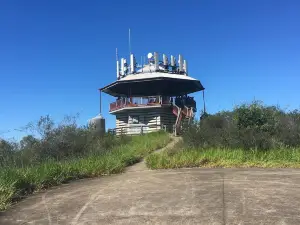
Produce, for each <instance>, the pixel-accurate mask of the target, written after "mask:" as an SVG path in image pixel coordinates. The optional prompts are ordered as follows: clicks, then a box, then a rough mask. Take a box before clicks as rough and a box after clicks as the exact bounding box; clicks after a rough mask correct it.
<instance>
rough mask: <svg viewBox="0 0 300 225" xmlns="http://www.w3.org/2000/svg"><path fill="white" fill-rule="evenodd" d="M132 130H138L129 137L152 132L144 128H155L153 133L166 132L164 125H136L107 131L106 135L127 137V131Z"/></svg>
mask: <svg viewBox="0 0 300 225" xmlns="http://www.w3.org/2000/svg"><path fill="white" fill-rule="evenodd" d="M131 128H132V129H134V128H139V129H140V130H139V132H133V133H132V134H131V135H141V134H145V133H150V132H152V131H153V130H151V131H149V130H148V129H146V128H156V129H155V131H158V130H164V131H166V130H167V126H166V125H136V126H126V127H119V128H113V129H108V133H111V134H113V135H128V133H129V132H128V129H131Z"/></svg>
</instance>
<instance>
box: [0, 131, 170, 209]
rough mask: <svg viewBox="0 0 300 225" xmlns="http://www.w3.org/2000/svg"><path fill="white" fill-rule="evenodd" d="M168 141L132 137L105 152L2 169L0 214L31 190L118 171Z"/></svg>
mask: <svg viewBox="0 0 300 225" xmlns="http://www.w3.org/2000/svg"><path fill="white" fill-rule="evenodd" d="M169 141H170V138H169V135H168V134H167V133H164V132H157V133H151V134H147V135H144V136H137V137H133V138H132V140H131V141H130V142H129V143H128V144H125V145H122V146H117V147H115V148H114V149H112V150H111V151H109V152H105V153H103V154H97V155H96V154H94V155H90V156H87V157H82V158H77V159H75V158H73V159H69V160H65V161H45V162H42V163H41V164H40V165H38V166H33V167H26V168H13V167H11V168H6V169H2V170H1V171H0V211H1V210H5V209H6V208H7V207H8V206H9V205H10V204H11V203H12V202H14V201H17V200H19V199H20V198H22V197H23V196H26V195H28V194H30V193H32V192H34V191H37V190H40V189H44V188H48V187H51V186H55V185H59V184H62V183H66V182H68V181H70V180H75V179H81V178H88V177H96V176H101V175H108V174H115V173H120V172H122V171H123V170H124V169H125V167H127V166H129V165H132V164H134V163H136V162H138V161H140V160H141V158H143V157H145V156H146V155H148V154H149V153H151V152H152V151H153V150H156V149H159V148H161V147H163V146H165V145H166V144H167V143H168V142H169Z"/></svg>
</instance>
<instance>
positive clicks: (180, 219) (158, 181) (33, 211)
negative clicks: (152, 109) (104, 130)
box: [0, 164, 300, 225]
mask: <svg viewBox="0 0 300 225" xmlns="http://www.w3.org/2000/svg"><path fill="white" fill-rule="evenodd" d="M141 165H142V164H137V166H141ZM0 224H1V225H12V224H36V225H37V224H39V225H55V224H71V225H83V224H86V225H87V224H89V225H96V224H136V225H144V224H151V225H152V224H197V225H209V224H215V225H219V224H220V225H224V224H230V225H234V224H236V225H238V224H239V225H242V224H243V225H248V224H263V225H266V224H272V225H283V224H295V225H296V224H297V225H298V224H300V170H293V169H282V170H272V169H268V170H266V169H199V168H198V169H197V168H196V169H178V170H157V171H151V170H147V169H141V167H140V169H138V170H135V167H132V168H129V169H128V170H127V171H126V172H125V173H124V174H118V175H112V176H107V177H100V178H97V179H85V180H81V181H76V182H72V183H70V184H66V185H62V186H59V187H56V188H53V189H50V190H48V191H46V192H44V193H38V194H35V195H32V196H30V197H28V198H27V199H25V200H24V201H22V202H20V203H18V204H17V205H15V206H14V207H12V208H11V209H10V210H8V211H7V212H5V213H3V214H1V216H0Z"/></svg>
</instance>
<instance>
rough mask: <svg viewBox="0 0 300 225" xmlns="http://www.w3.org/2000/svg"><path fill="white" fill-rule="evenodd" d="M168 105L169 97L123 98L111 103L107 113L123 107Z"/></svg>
mask: <svg viewBox="0 0 300 225" xmlns="http://www.w3.org/2000/svg"><path fill="white" fill-rule="evenodd" d="M168 104H170V98H169V97H161V96H159V97H140V98H123V99H119V100H117V101H115V102H113V103H110V106H109V111H110V112H112V111H115V110H118V109H122V108H125V107H144V106H154V105H168Z"/></svg>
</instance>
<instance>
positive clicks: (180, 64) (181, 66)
mask: <svg viewBox="0 0 300 225" xmlns="http://www.w3.org/2000/svg"><path fill="white" fill-rule="evenodd" d="M178 64H179V72H180V73H182V72H183V57H182V55H180V54H179V60H178Z"/></svg>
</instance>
